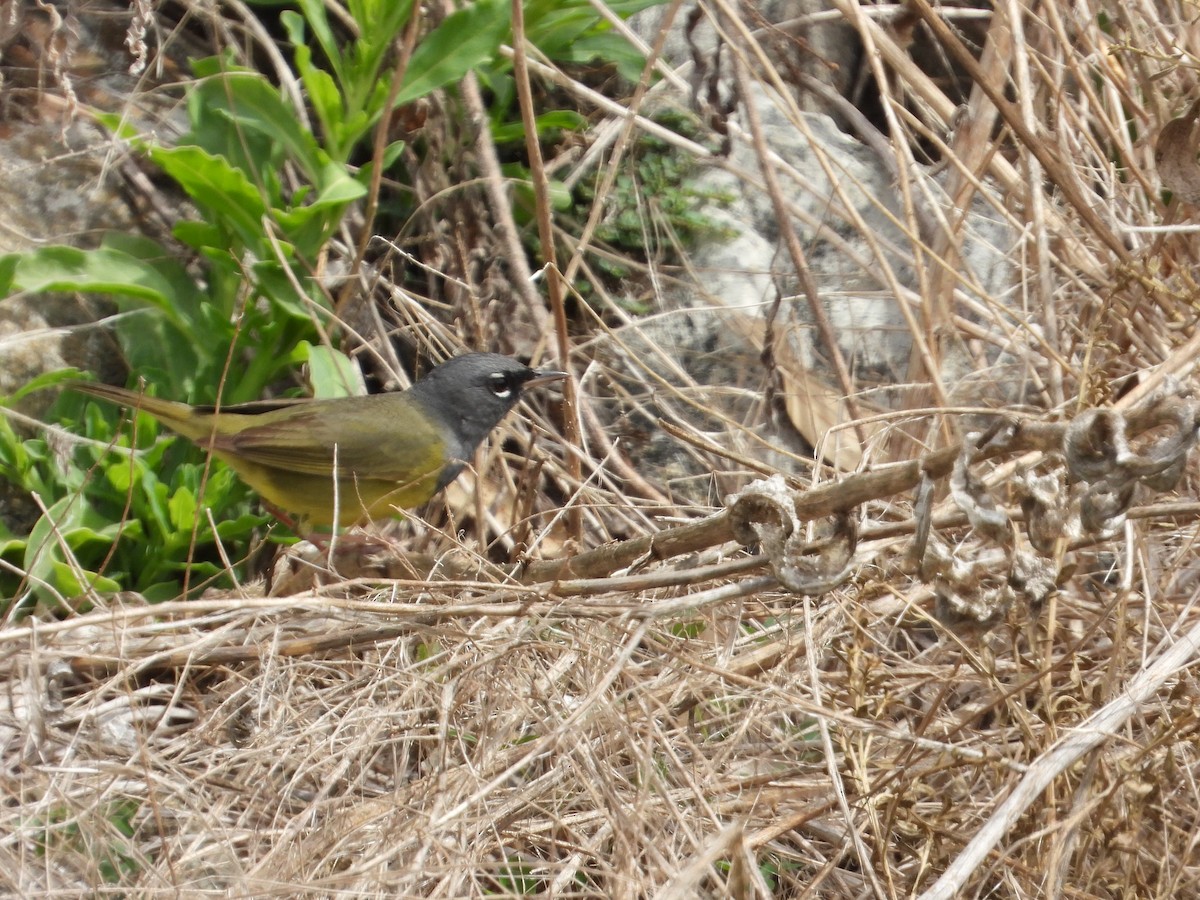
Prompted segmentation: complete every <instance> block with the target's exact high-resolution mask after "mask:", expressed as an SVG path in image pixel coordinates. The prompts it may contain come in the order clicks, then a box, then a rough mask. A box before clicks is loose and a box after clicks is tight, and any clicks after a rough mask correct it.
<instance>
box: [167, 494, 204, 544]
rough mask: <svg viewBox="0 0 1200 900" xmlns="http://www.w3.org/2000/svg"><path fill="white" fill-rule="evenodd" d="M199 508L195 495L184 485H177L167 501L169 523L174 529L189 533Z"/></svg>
mask: <svg viewBox="0 0 1200 900" xmlns="http://www.w3.org/2000/svg"><path fill="white" fill-rule="evenodd" d="M198 509H199V504H197V503H196V495H195V494H193V493H192V492H191V491H190V490H188V489H187V488H186V487H178V488H176V489H175V492H174V493H173V494H171V499H170V500H169V501H167V511H168V512H169V513H170V515H171V524H172V525H173V526H174V527H175V530H176V531H181V532H187V533H188V534H189V535H190V534H191V531H192V527H193V526H194V525H195V524H196V515H197V512H198Z"/></svg>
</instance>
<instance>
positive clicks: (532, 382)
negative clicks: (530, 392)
mask: <svg viewBox="0 0 1200 900" xmlns="http://www.w3.org/2000/svg"><path fill="white" fill-rule="evenodd" d="M566 377H567V373H566V372H558V371H555V370H554V369H534V370H533V374H532V375H530V376H529V380H528V381H526V382H525V383H524V384H523V385H521V387H522V389H525V388H531V387H537V386H538V385H541V384H549V383H550V382H551V381H562V380H563V379H564V378H566Z"/></svg>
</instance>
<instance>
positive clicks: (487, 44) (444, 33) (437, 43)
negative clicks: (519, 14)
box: [396, 0, 511, 106]
mask: <svg viewBox="0 0 1200 900" xmlns="http://www.w3.org/2000/svg"><path fill="white" fill-rule="evenodd" d="M510 13H511V7H510V5H509V4H508V3H504V2H500V0H477V2H475V3H472V4H471V5H470V6H467V7H466V8H465V9H460V10H459V11H458V12H455V13H452V14H451V15H449V16H447V17H446V19H445V21H444V22H442V24H441V25H439V26H438V27H437V28H435V29H434V30H433V31H432V32H431V33H430V34H428V35H427V36H426V37H425V38H424V39H423V40H422V41H421V43H419V44H418V45H417V49H416V50H414V51H413V55H412V59H411V60H410V61H409V63H408V69H407V71H406V72H405V73H404V86H403V87H401V88H400V93H399V95H398V96H397V98H396V105H397V106H403V105H404V104H405V103H411V102H412V101H413V100H416V99H417V98H418V97H424V96H425V95H426V94H428V93H430V92H431V91H434V90H436V89H437V88H440V87H443V86H445V85H447V84H451V83H453V82H456V81H459V80H460V79H461V78H462V77H463V76H464V75H466V74H467V73H468V72H470V71H471V70H472V69H474V68H475V67H476V66H481V65H483V64H484V63H486V62H489V61H491V60H492V59H494V58H495V57H496V55H497V53H498V51H499V48H500V44H501V43H502V42H503V41H504V39H505V38H506V37H507V36H508V33H509V16H510Z"/></svg>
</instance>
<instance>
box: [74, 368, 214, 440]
mask: <svg viewBox="0 0 1200 900" xmlns="http://www.w3.org/2000/svg"><path fill="white" fill-rule="evenodd" d="M66 386H67V387H68V388H69V389H71V390H73V391H77V392H79V393H81V394H89V395H90V396H92V397H99V398H100V399H102V400H107V401H109V402H110V403H115V404H117V405H118V406H124V407H127V408H128V409H133V410H140V411H141V412H145V413H149V414H150V415H152V416H154V418H156V419H158V421H159V422H161V423H162V424H164V425H166V426H167V427H168V428H170V429H171V430H172V431H177V432H179V433H180V434H182V435H183V436H184V437H188V438H191V439H192V440H199V439H202V438H204V437H206V436H207V435H208V433H209V431H210V429H211V427H212V425H211V421H207V420H210V419H211V417H210V416H204V415H201V414H199V413H197V412H196V410H194V409H192V407H190V406H188V405H187V404H186V403H179V402H178V401H175V400H162V399H160V398H158V397H150V396H147V395H146V394H142V393H138V392H137V391H129V390H126V389H125V388H119V387H114V386H113V385H111V384H100V383H98V382H94V381H71V382H68V383H67V385H66Z"/></svg>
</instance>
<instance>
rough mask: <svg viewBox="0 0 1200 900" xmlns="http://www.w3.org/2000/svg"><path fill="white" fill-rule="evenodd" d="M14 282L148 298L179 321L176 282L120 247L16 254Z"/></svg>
mask: <svg viewBox="0 0 1200 900" xmlns="http://www.w3.org/2000/svg"><path fill="white" fill-rule="evenodd" d="M15 257H16V265H15V269H16V271H15V274H14V278H13V286H14V287H15V288H16V289H17V290H20V291H30V292H32V291H87V292H90V293H97V294H118V295H124V296H126V297H133V298H135V299H138V300H146V301H149V302H150V303H153V304H154V305H155V306H156V307H158V308H159V309H161V310H162V311H163V312H164V313H166V315H167V316H169V317H171V318H172V319H173V320H174V321H176V322H177V323H178V322H179V315H178V309H177V305H176V303H175V302H174V301H175V299H176V297H175V290H176V284H175V283H174V281H173V280H172V279H169V278H166V277H164V276H163V274H162V272H160V271H159V269H158V267H156V266H155V265H152V264H150V263H148V262H146V261H145V260H143V259H138V258H137V257H134V256H131V255H130V254H128V253H125V252H123V251H120V250H116V249H113V248H106V247H100V248H98V249H96V250H78V249H76V248H74V247H43V248H41V249H40V250H31V251H29V252H26V253H20V254H15Z"/></svg>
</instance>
